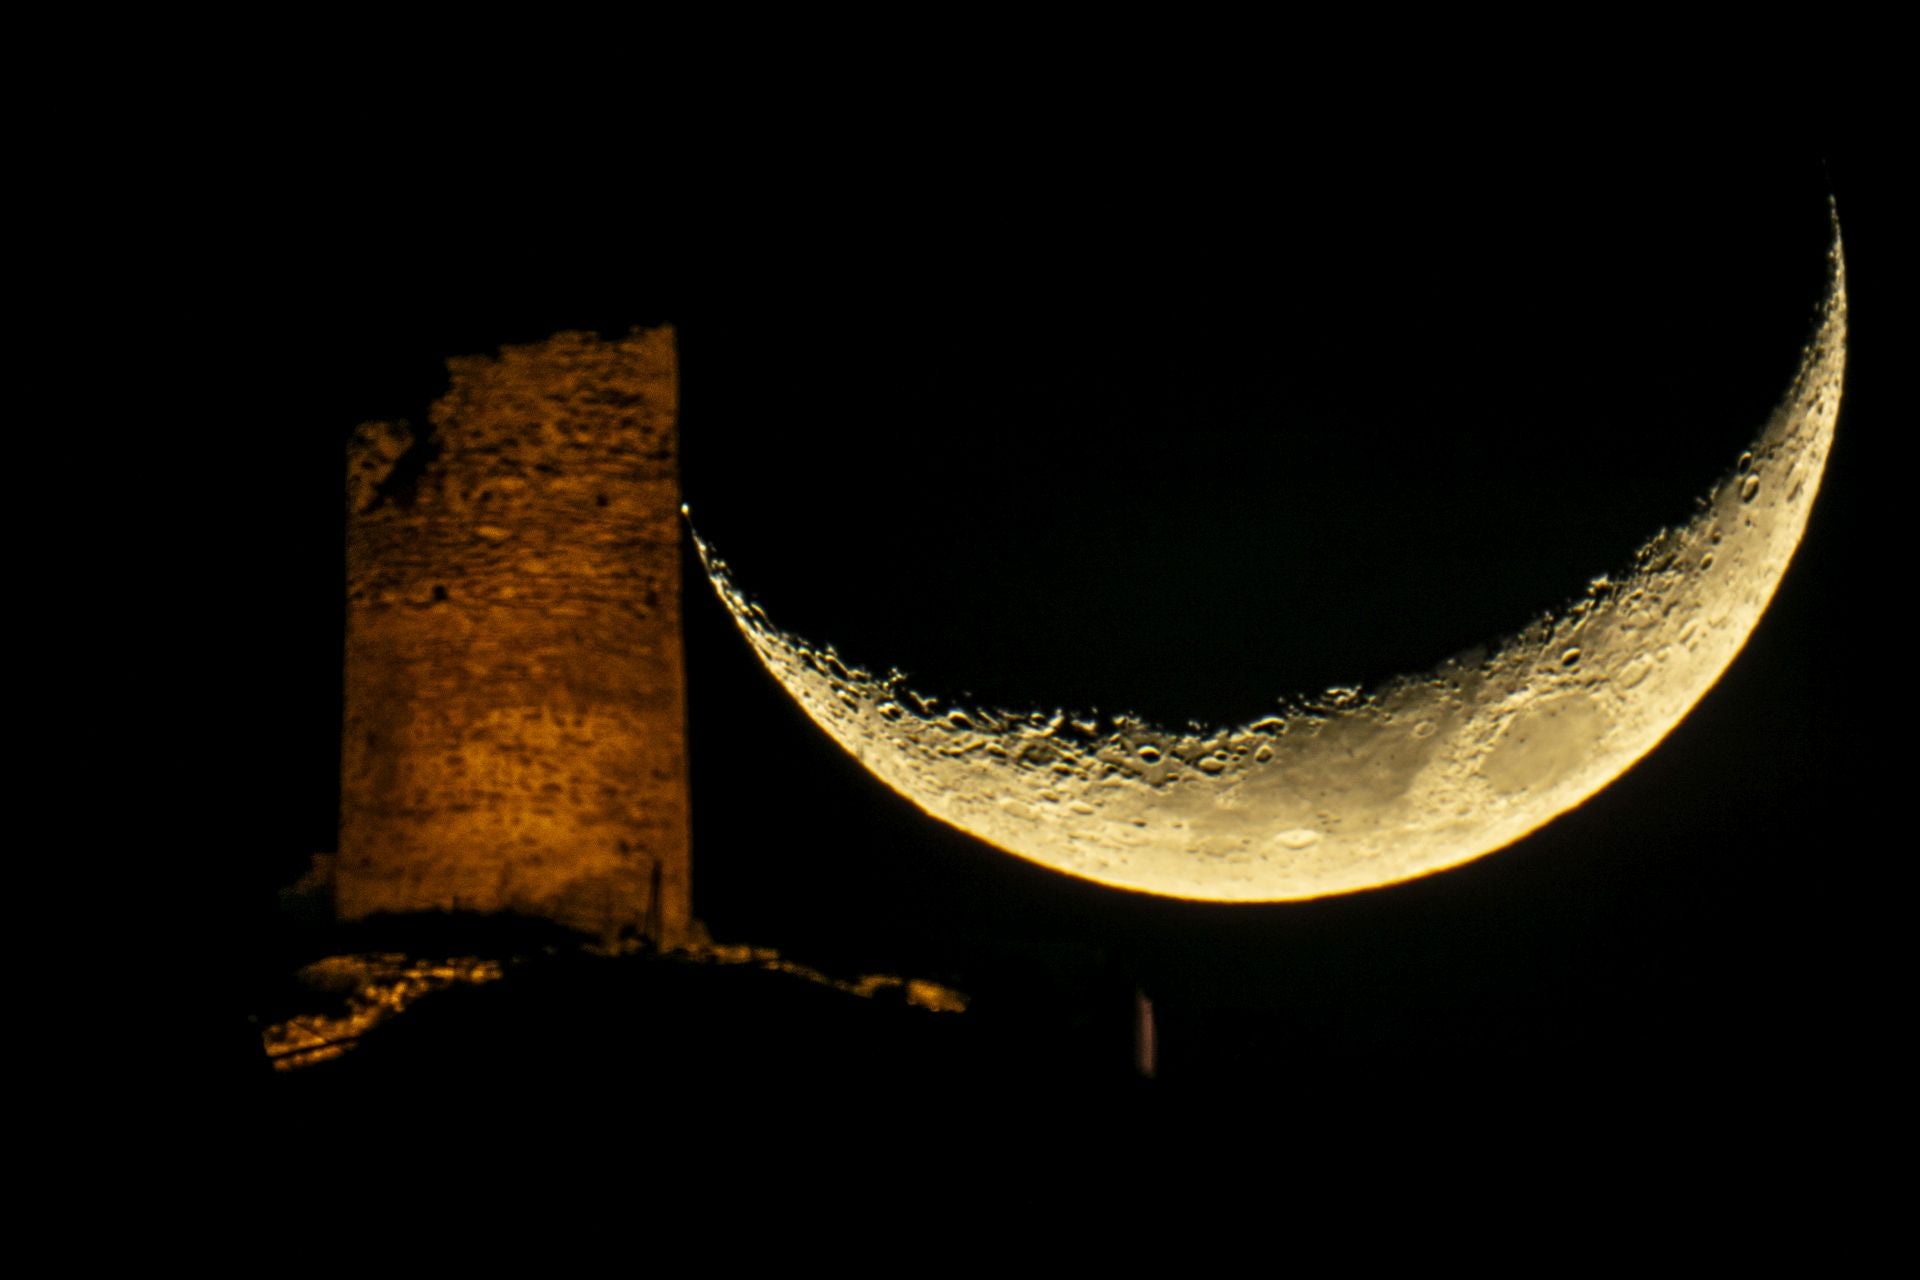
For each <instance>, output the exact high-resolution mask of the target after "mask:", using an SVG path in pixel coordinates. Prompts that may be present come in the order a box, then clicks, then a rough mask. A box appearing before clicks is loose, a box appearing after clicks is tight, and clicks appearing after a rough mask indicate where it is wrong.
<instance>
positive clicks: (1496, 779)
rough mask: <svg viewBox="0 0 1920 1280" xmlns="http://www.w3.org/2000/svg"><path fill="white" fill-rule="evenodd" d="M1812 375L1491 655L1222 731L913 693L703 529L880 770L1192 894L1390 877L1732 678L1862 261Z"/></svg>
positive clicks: (1001, 835)
mask: <svg viewBox="0 0 1920 1280" xmlns="http://www.w3.org/2000/svg"><path fill="white" fill-rule="evenodd" d="M1828 260H1829V272H1828V286H1827V294H1826V300H1825V302H1824V304H1823V307H1822V309H1821V314H1820V317H1819V323H1818V327H1817V329H1816V331H1815V334H1814V336H1813V338H1812V340H1811V341H1810V342H1809V343H1808V345H1807V347H1806V349H1805V351H1804V353H1803V356H1802V359H1801V364H1800V369H1799V372H1798V374H1797V375H1796V377H1795V378H1794V380H1793V383H1792V385H1791V386H1790V387H1789V388H1788V390H1787V393H1786V396H1785V398H1784V399H1783V400H1782V401H1781V403H1780V405H1779V407H1778V408H1776V409H1775V410H1774V412H1773V414H1772V416H1771V418H1770V419H1769V421H1768V422H1767V424H1766V426H1765V427H1764V429H1762V431H1761V432H1760V435H1759V438H1758V439H1757V440H1756V441H1755V442H1754V444H1753V446H1752V448H1751V449H1750V450H1749V451H1748V452H1747V453H1745V454H1743V455H1742V456H1741V458H1740V460H1739V463H1738V465H1737V466H1736V467H1735V468H1734V469H1733V470H1732V471H1731V472H1730V473H1729V474H1728V475H1727V476H1726V477H1725V478H1723V479H1722V480H1721V481H1720V482H1719V483H1718V484H1716V485H1715V486H1714V488H1713V490H1712V492H1711V494H1710V495H1709V496H1708V497H1707V499H1706V501H1705V502H1704V504H1702V506H1701V507H1700V509H1699V513H1698V514H1697V515H1696V516H1695V517H1694V519H1693V520H1692V521H1690V522H1689V523H1688V524H1687V525H1686V526H1685V527H1683V528H1680V529H1677V530H1662V531H1660V532H1659V533H1658V534H1656V535H1655V536H1654V537H1653V538H1652V539H1651V540H1650V541H1649V542H1648V543H1647V544H1646V545H1645V546H1643V547H1642V548H1641V549H1640V551H1639V553H1638V554H1637V556H1636V557H1635V558H1634V561H1633V563H1632V566H1631V568H1629V569H1628V570H1627V571H1626V572H1624V573H1622V574H1618V575H1615V576H1612V577H1606V578H1598V579H1595V580H1594V582H1593V585H1592V587H1591V588H1590V589H1589V591H1588V594H1587V596H1586V598H1585V599H1582V600H1580V601H1578V602H1577V603H1575V604H1573V605H1572V606H1570V607H1568V608H1565V609H1562V610H1559V611H1558V612H1556V613H1553V614H1549V615H1546V616H1545V617H1543V618H1542V619H1541V620H1540V621H1538V622H1536V623H1535V624H1534V625H1532V626H1529V627H1527V628H1526V629H1525V630H1523V631H1521V632H1520V633H1519V634H1517V635H1515V636H1513V637H1511V638H1510V639H1508V640H1506V641H1505V642H1503V643H1502V644H1500V645H1499V646H1498V647H1497V648H1496V649H1494V650H1493V651H1492V653H1491V654H1490V655H1489V656H1485V657H1480V656H1478V655H1475V656H1472V657H1463V658H1456V659H1452V660H1449V661H1447V662H1445V663H1442V664H1441V665H1440V666H1439V667H1437V668H1435V669H1434V670H1433V671H1431V672H1430V673H1428V674H1425V675H1419V676H1407V677H1400V678H1398V679H1395V680H1393V681H1390V682H1388V683H1387V684H1385V685H1383V686H1381V687H1379V688H1378V689H1376V690H1374V691H1372V692H1370V693H1365V694H1363V693H1361V692H1360V691H1357V690H1355V691H1333V692H1331V693H1329V694H1327V695H1324V696H1322V697H1320V698H1317V699H1312V700H1302V701H1299V702H1297V703H1294V704H1290V706H1289V709H1288V710H1286V711H1285V713H1284V714H1281V715H1274V716H1269V717H1266V718H1263V719H1259V720H1255V721H1253V722H1251V723H1248V724H1243V725H1239V726H1237V727H1233V728H1227V729H1221V730H1218V731H1212V732H1178V731H1171V730H1167V729H1163V728H1159V727H1156V726H1154V725H1151V724H1147V723H1143V722H1141V721H1139V720H1136V719H1131V718H1126V717H1120V718H1113V717H1107V718H1097V717H1091V716H1085V717H1079V716H1073V715H1068V714H1062V713H1058V712H1046V713H1032V714H1021V713H1014V712H1008V711H1005V710H998V709H988V708H981V707H973V706H964V705H961V704H959V703H956V702H953V701H950V700H945V699H940V698H934V697H929V696H926V695H923V694H920V693H916V692H915V691H913V690H912V689H910V688H908V687H907V684H906V678H905V677H904V676H902V675H901V674H900V673H898V672H892V673H888V674H886V675H876V674H874V673H873V672H871V671H868V670H864V669H861V668H859V667H856V666H853V665H851V664H849V663H847V662H846V661H845V660H843V659H842V658H841V657H840V656H839V655H838V654H837V653H836V652H835V651H834V650H833V649H832V648H830V647H826V646H822V645H819V644H814V643H812V642H809V641H806V640H803V639H801V638H800V637H798V636H795V635H792V634H790V633H788V632H786V631H783V630H781V629H779V628H778V627H776V626H775V625H774V624H773V623H772V622H771V621H769V620H768V618H767V615H766V613H765V611H764V610H763V609H761V608H760V607H759V606H757V605H755V604H753V603H752V602H751V601H749V600H748V599H747V598H746V597H745V596H744V595H743V594H742V593H741V591H740V590H739V588H738V587H737V586H736V585H735V583H734V581H733V579H732V577H731V576H730V575H729V572H728V569H727V567H726V565H725V564H724V563H723V562H722V561H721V560H720V559H719V558H718V557H717V556H716V555H714V554H713V552H712V550H711V549H710V548H709V547H708V546H707V545H706V544H705V543H704V542H699V540H698V539H697V537H696V542H697V543H698V545H699V548H700V554H701V557H702V560H703V562H704V563H705V566H706V569H707V574H708V577H709V578H710V579H711V581H712V582H713V585H714V587H715V589H716V590H717V591H718V592H719V594H720V598H721V600H722V601H724V602H725V604H726V607H727V609H728V610H729V611H730V612H731V613H732V614H733V618H734V621H735V622H736V623H738V624H739V627H740V630H741V632H742V633H743V634H744V635H745V636H746V638H747V640H748V642H749V643H750V644H751V645H752V646H753V649H754V652H755V653H757V654H758V655H759V657H760V660H761V662H763V663H764V664H765V665H766V668H767V670H768V671H770V672H771V673H772V674H773V676H774V677H775V678H776V679H777V680H779V682H780V683H781V684H782V685H783V686H784V687H785V688H786V690H787V692H788V693H790V694H792V696H793V697H794V698H795V699H796V700H797V701H798V702H799V703H800V705H801V707H803V708H804V709H805V710H806V712H807V714H808V715H809V716H811V717H812V719H813V720H814V722H815V723H816V724H818V725H819V726H820V727H821V728H822V729H824V730H826V731H827V733H828V734H829V735H831V736H832V737H833V739H834V740H835V741H836V742H838V743H839V744H840V745H841V746H842V747H844V748H846V749H847V750H848V751H849V752H851V753H852V754H853V755H854V756H855V757H856V758H857V759H858V760H859V761H860V762H861V763H862V764H864V765H865V766H866V767H867V769H869V770H870V771H871V772H872V773H873V774H874V776H876V777H878V778H879V779H880V780H881V781H883V782H885V783H886V784H887V785H888V786H889V787H892V788H893V789H894V790H895V791H897V792H899V793H900V794H901V795H903V796H905V797H906V798H907V799H909V800H911V801H912V802H913V803H914V804H916V805H918V806H919V807H920V808H922V809H924V810H925V811H926V812H928V813H929V814H932V815H933V816H934V817H936V818H939V819H941V820H942V821H944V822H947V823H950V824H952V825H953V826H955V827H958V828H960V829H961V830H962V831H966V832H968V833H970V834H972V835H975V836H978V837H979V838H981V839H982V840H986V841H988V842H989V843H992V844H994V845H998V846H999V847H1000V848H1002V849H1006V850H1008V851H1010V852H1012V853H1015V854H1018V855H1019V856H1021V857H1023V858H1028V859H1031V860H1032V861H1034V862H1038V863H1041V864H1043V865H1045V866H1048V867H1052V868H1054V869H1056V870H1059V871H1063V872H1066V873H1067V874H1069V875H1074V876H1081V877H1084V878H1086V879H1089V880H1096V881H1099V882H1100V883H1103V884H1108V885H1115V886H1118V887H1121V888H1125V889H1135V890H1141V891H1144V892H1148V893H1157V894H1166V895H1170V896H1173V897H1179V898H1195V899H1207V900H1215V901H1231V902H1262V901H1278V900H1286V899H1299V898H1315V897H1320V896H1322V895H1325V894H1334V893H1346V892H1351V891H1353V890H1358V889H1366V888H1371V887H1373V886H1377V885H1385V884H1392V883H1394V882H1396V881H1400V880H1407V879H1410V878H1412V877H1414V876H1420V875H1425V874H1427V873H1428V872H1433V871H1439V870H1442V869H1444V868H1447V867H1452V866H1457V865H1459V864H1460V863H1463V862H1466V861H1469V860H1470V859H1473V858H1477V857H1479V856H1481V855H1482V854H1486V853H1490V852H1492V851H1493V850H1495V849H1499V848H1501V847H1503V846H1505V845H1507V844H1510V843H1512V842H1513V841H1515V840H1518V839H1519V838H1520V837H1522V836H1524V835H1526V834H1527V833H1528V832H1530V831H1533V830H1534V829H1535V828H1537V827H1540V826H1542V825H1544V824H1546V823H1547V822H1550V821H1552V820H1553V819H1554V818H1555V817H1556V816H1558V815H1559V814H1562V813H1565V812H1566V811H1567V810H1569V809H1572V808H1573V807H1575V806H1576V805H1578V804H1580V803H1581V802H1582V801H1584V800H1586V799H1587V798H1588V797H1589V796H1591V795H1593V794H1594V793H1595V792H1597V791H1599V790H1600V789H1601V788H1603V787H1605V786H1606V785H1607V784H1608V783H1610V782H1612V781H1613V780H1614V779H1615V778H1617V777H1619V776H1620V775H1621V774H1622V773H1624V772H1626V770H1627V769H1628V768H1630V767H1631V766H1632V765H1633V763H1634V762H1635V761H1637V760H1638V759H1640V757H1641V756H1643V755H1645V754H1646V753H1647V752H1648V751H1651V750H1652V749H1653V748H1654V746H1655V745H1657V744H1658V743H1659V742H1660V740H1661V739H1662V738H1664V737H1665V736H1666V735H1667V733H1668V732H1670V731H1671V730H1672V729H1673V727H1674V726H1675V725H1677V724H1678V723H1679V722H1680V721H1681V719H1682V718H1683V717H1685V716H1686V714H1687V713H1688V711H1690V710H1691V709H1692V708H1693V705H1694V704H1695V703H1696V702H1698V701H1699V700H1700V698H1701V697H1702V696H1703V695H1704V694H1705V693H1706V692H1707V690H1708V689H1709V688H1711V687H1712V686H1713V683H1714V681H1716V680H1718V679H1719V678H1720V674H1721V672H1723V671H1725V670H1726V668H1727V666H1728V664H1730V663H1731V662H1732V661H1733V659H1734V657H1735V655H1736V654H1738V653H1739V651H1740V648H1741V646H1742V645H1744V644H1745V643H1746V640H1747V636H1748V635H1749V633H1751V632H1752V630H1753V628H1754V626H1755V625H1756V624H1757V623H1758V622H1759V619H1760V615H1761V613H1762V612H1764V611H1765V609H1766V607H1767V603H1768V601H1770V600H1771V599H1772V598H1773V593H1774V590H1775V588H1777V587H1778V586H1779V583H1780V579H1781V576H1782V575H1783V574H1784V573H1785V571H1786V567H1787V562H1788V560H1789V559H1790V558H1791V557H1792V555H1793V551H1794V548H1795V547H1796V546H1797V545H1799V542H1800V537H1801V534H1802V532H1803V531H1804V530H1805V528H1806V524H1807V515H1808V512H1809V510H1810V509H1811V507H1812V505H1813V500H1814V495H1815V494H1816V493H1817V492H1818V491H1819V488H1820V477H1821V474H1822V472H1823V471H1824V470H1825V467H1826V461H1827V452H1828V449H1829V447H1830V446H1831V444H1832V440H1833V429H1834V420H1835V417H1836V415H1837V414H1838V411H1839V405H1840V385H1841V375H1842V372H1843V370H1844V368H1845V364H1846V335H1847V306H1846V268H1845V263H1844V260H1843V257H1842V253H1841V241H1840V230H1839V224H1838V221H1837V220H1836V221H1835V222H1834V224H1833V242H1832V247H1831V249H1830V251H1829V255H1828Z"/></svg>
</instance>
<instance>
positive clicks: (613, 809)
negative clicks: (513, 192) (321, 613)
mask: <svg viewBox="0 0 1920 1280" xmlns="http://www.w3.org/2000/svg"><path fill="white" fill-rule="evenodd" d="M449 369H450V372H451V374H452V383H451V387H450V389H449V390H448V392H447V394H446V396H445V397H444V398H443V399H441V400H440V401H439V402H438V403H437V404H435V405H434V406H433V409H432V412H431V414H430V427H431V429H430V431H429V432H428V433H427V435H426V437H425V439H424V440H416V439H415V438H414V435H413V434H412V433H410V432H409V431H407V430H406V429H405V428H402V427H397V426H393V425H390V424H384V423H374V424H370V425H368V426H365V427H362V428H361V429H360V430H359V431H358V432H356V433H355V436H354V439H353V443H352V445H351V446H350V449H349V457H348V479H347V489H348V501H349V503H350V507H349V515H348V522H347V601H348V604H347V644H346V720H345V733H344V740H343V751H342V762H341V769H342V772H341V814H340V858H339V862H338V864H337V870H336V895H337V905H338V908H339V912H340V915H341V916H342V917H343V918H345V919H357V918H361V917H364V916H367V915H371V914H374V913H378V912H418V911H438V910H446V909H457V910H472V911H481V912H498V911H513V912H519V913H523V914H527V915H533V916H539V917H544V918H547V919H552V920H556V921H559V922H561V923H563V924H566V925H568V926H571V927H573V928H577V929H580V930H583V931H585V932H587V933H591V934H594V935H596V936H600V937H613V936H617V935H619V934H620V933H622V932H623V931H625V930H633V931H635V932H639V933H645V932H653V933H655V934H656V935H657V936H658V938H659V940H660V941H661V942H662V943H664V944H667V945H672V944H674V943H677V942H679V941H681V940H682V939H684V937H685V934H686V930H687V927H688V923H689V918H690V917H689V866H688V819H687V779H686V716H685V710H684V708H685V687H684V681H685V676H684V670H685V668H684V663H683V660H682V651H681V637H680V528H679V504H680V497H679V479H678V474H677V458H676V434H675V432H676V422H675V419H676V413H677V399H678V396H677V381H676V371H675V363H674V348H673V332H672V330H671V329H664V328H662V329H655V330H651V331H648V332H641V333H635V334H634V335H633V336H631V337H628V338H625V339H622V340H618V341H606V340H602V339H599V338H596V337H594V336H592V335H589V334H572V333H566V334H559V335H556V336H555V337H553V338H551V339H549V340H547V341H545V342H541V343H535V344H533V345H530V346H523V347H508V348H506V349H504V350H502V351H501V353H500V355H499V356H498V357H497V358H494V357H469V358H464V359H459V360H455V361H452V362H450V364H449Z"/></svg>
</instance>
